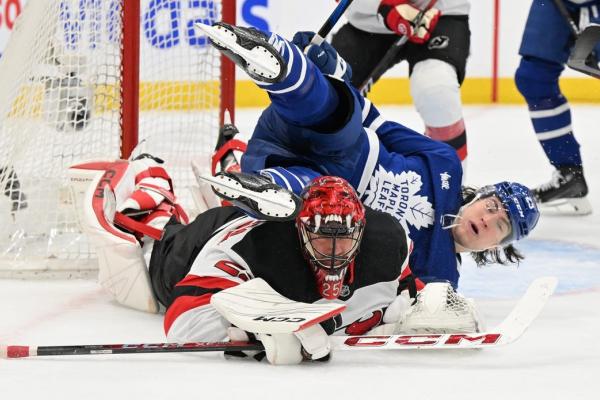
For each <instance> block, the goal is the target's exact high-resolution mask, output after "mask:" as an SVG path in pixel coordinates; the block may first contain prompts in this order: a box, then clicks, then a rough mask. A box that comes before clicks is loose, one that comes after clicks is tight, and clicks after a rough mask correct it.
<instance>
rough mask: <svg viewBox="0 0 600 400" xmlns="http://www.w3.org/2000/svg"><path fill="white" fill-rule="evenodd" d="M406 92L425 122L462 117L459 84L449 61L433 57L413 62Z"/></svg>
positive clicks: (435, 123) (443, 122)
mask: <svg viewBox="0 0 600 400" xmlns="http://www.w3.org/2000/svg"><path fill="white" fill-rule="evenodd" d="M410 92H411V95H412V98H413V101H414V104H415V107H416V109H417V111H418V112H419V114H420V115H421V117H422V118H423V121H424V122H425V125H427V126H433V127H443V126H448V125H451V124H454V123H456V122H457V121H459V120H461V119H462V105H461V100H460V86H459V84H458V77H457V75H456V70H455V69H454V67H453V66H452V65H450V64H448V63H446V62H444V61H440V60H435V59H429V60H425V61H421V62H419V63H417V64H416V65H415V66H414V68H413V71H412V73H411V76H410Z"/></svg>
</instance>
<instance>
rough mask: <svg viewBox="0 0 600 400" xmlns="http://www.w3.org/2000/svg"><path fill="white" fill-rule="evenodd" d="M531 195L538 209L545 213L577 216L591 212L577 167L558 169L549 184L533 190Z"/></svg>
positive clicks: (581, 172)
mask: <svg viewBox="0 0 600 400" xmlns="http://www.w3.org/2000/svg"><path fill="white" fill-rule="evenodd" d="M533 193H534V195H535V197H536V199H537V200H538V202H539V204H540V207H541V208H542V209H543V210H546V211H553V212H554V213H556V214H577V215H587V214H590V213H591V212H592V206H591V204H590V202H589V200H588V199H587V194H588V187H587V183H586V182H585V178H584V176H583V169H582V167H579V166H567V167H560V168H558V169H557V170H556V171H554V173H553V175H552V179H551V180H550V182H548V183H545V184H543V185H541V186H539V187H537V188H535V189H533Z"/></svg>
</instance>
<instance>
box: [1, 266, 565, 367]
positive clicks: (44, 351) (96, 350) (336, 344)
mask: <svg viewBox="0 0 600 400" xmlns="http://www.w3.org/2000/svg"><path fill="white" fill-rule="evenodd" d="M557 282H558V281H557V279H556V278H554V277H545V278H538V279H536V280H535V281H534V282H533V283H532V284H531V285H530V286H529V288H528V289H527V292H526V293H525V294H524V295H523V297H522V298H521V300H520V301H519V303H518V304H517V305H516V306H515V308H514V309H513V310H512V311H511V313H510V314H509V315H508V316H507V317H506V318H505V319H504V321H502V322H501V323H500V325H498V326H497V327H496V328H494V329H492V330H489V331H487V332H481V333H454V334H453V333H448V334H425V335H423V334H420V335H377V336H369V335H366V336H330V337H329V339H330V342H331V348H332V349H335V350H415V349H420V350H421V349H429V350H434V349H476V348H490V347H496V346H501V345H507V344H511V343H513V342H514V341H516V340H517V339H519V338H520V337H521V336H522V335H523V333H524V332H525V330H527V328H528V327H529V326H530V325H531V323H532V322H533V321H534V320H535V318H537V316H538V315H539V313H540V312H541V311H542V309H543V308H544V306H545V305H546V302H547V301H548V299H549V298H550V296H551V295H552V293H553V292H554V289H555V288H556V285H557ZM263 349H264V348H263V346H262V344H261V343H260V342H198V343H182V344H178V343H141V344H98V345H76V346H1V345H0V357H1V358H24V357H35V356H70V355H98V354H132V353H133V354H140V353H173V352H178V353H181V352H205V351H225V350H232V351H252V350H254V351H256V350H263Z"/></svg>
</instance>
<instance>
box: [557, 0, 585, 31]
mask: <svg viewBox="0 0 600 400" xmlns="http://www.w3.org/2000/svg"><path fill="white" fill-rule="evenodd" d="M553 1H554V5H555V6H556V8H558V12H560V14H561V15H562V16H563V18H564V19H565V21H567V24H569V28H570V29H571V34H573V36H575V38H577V36H579V27H577V24H576V23H575V21H573V18H571V14H569V10H567V6H565V3H563V1H562V0H553Z"/></svg>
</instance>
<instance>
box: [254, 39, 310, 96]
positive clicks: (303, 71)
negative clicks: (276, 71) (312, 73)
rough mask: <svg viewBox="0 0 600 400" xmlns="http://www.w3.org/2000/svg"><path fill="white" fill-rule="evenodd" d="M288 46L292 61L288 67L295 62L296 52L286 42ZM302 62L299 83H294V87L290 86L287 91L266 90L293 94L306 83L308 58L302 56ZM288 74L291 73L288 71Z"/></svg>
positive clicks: (290, 60)
mask: <svg viewBox="0 0 600 400" xmlns="http://www.w3.org/2000/svg"><path fill="white" fill-rule="evenodd" d="M286 45H287V46H288V49H289V51H290V59H289V61H288V65H290V66H291V65H292V64H293V62H294V52H293V51H292V49H291V48H290V47H289V44H288V43H287V42H286ZM300 60H301V61H302V71H301V72H300V78H298V81H296V83H294V84H293V85H292V86H290V87H288V88H286V89H281V90H269V89H268V88H266V90H267V91H268V92H269V93H274V94H281V93H288V92H292V91H294V90H296V89H297V88H299V87H300V86H301V85H302V84H303V83H304V80H305V79H306V57H305V56H304V55H300ZM288 74H289V71H288ZM261 86H262V85H261Z"/></svg>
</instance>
